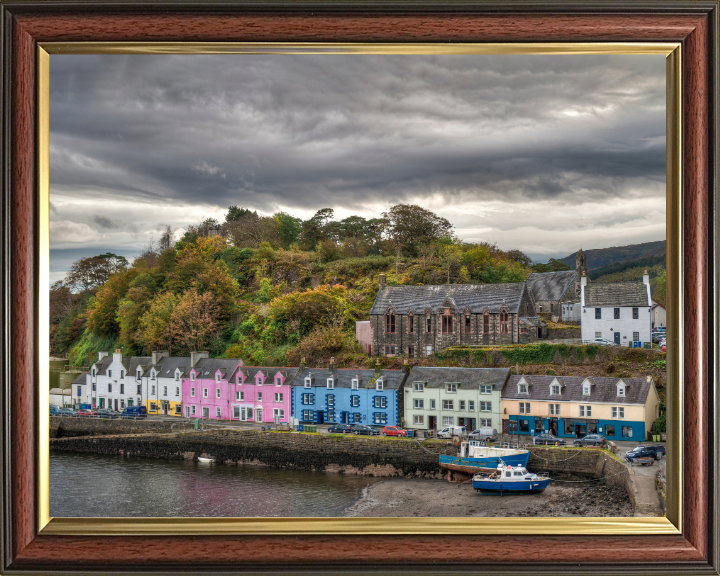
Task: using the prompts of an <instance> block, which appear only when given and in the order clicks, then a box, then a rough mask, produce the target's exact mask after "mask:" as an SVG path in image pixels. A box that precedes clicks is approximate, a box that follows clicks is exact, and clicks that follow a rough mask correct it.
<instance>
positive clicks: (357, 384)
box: [351, 378, 360, 390]
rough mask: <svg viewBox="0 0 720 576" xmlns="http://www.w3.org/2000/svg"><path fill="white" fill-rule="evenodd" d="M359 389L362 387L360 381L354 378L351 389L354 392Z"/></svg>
mask: <svg viewBox="0 0 720 576" xmlns="http://www.w3.org/2000/svg"><path fill="white" fill-rule="evenodd" d="M359 387H360V380H358V379H357V378H353V379H352V383H351V388H352V389H353V390H357V389H358V388H359Z"/></svg>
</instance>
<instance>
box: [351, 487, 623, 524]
mask: <svg viewBox="0 0 720 576" xmlns="http://www.w3.org/2000/svg"><path fill="white" fill-rule="evenodd" d="M343 516H345V517H380V518H402V517H410V518H412V517H431V518H435V517H457V518H473V517H475V518H493V517H573V516H581V517H631V516H633V508H632V504H631V502H630V498H629V497H628V495H627V492H626V491H625V490H624V489H623V488H622V487H619V486H607V485H605V484H598V483H595V482H587V483H585V482H582V483H580V482H578V483H570V482H553V483H552V484H550V486H548V488H547V490H545V492H543V493H542V494H523V495H516V496H494V495H493V496H485V495H481V494H480V493H478V492H476V491H475V490H473V488H472V485H471V484H451V483H449V482H447V481H443V480H426V479H404V478H390V479H385V480H380V481H379V482H377V483H375V484H373V485H372V486H369V487H368V488H367V489H366V491H365V493H364V495H363V498H362V499H361V500H359V501H358V502H357V503H356V504H354V505H353V506H351V507H350V508H349V509H348V510H346V511H345V514H344V515H343Z"/></svg>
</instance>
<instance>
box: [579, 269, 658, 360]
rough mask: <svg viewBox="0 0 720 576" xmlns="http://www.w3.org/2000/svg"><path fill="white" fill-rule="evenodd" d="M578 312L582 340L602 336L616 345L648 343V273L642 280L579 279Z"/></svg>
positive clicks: (649, 321)
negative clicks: (579, 305)
mask: <svg viewBox="0 0 720 576" xmlns="http://www.w3.org/2000/svg"><path fill="white" fill-rule="evenodd" d="M580 304H581V307H582V313H581V314H580V316H581V320H580V325H581V334H582V339H583V341H584V342H587V341H591V340H594V339H595V338H606V339H608V340H611V341H613V342H615V344H618V345H620V346H628V345H629V343H630V342H651V341H652V340H651V338H652V336H651V335H652V321H651V310H652V300H651V298H650V276H648V273H647V271H645V274H644V275H643V279H642V282H590V283H588V281H587V276H583V277H582V278H581V281H580Z"/></svg>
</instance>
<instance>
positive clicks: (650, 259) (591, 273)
mask: <svg viewBox="0 0 720 576" xmlns="http://www.w3.org/2000/svg"><path fill="white" fill-rule="evenodd" d="M657 266H659V267H660V268H662V269H664V268H665V253H664V252H663V254H662V255H661V256H647V257H645V258H633V259H632V260H621V261H620V262H613V263H612V264H605V266H600V268H593V269H592V270H588V277H589V278H590V280H598V281H599V282H617V281H620V280H625V279H626V278H624V277H623V278H621V277H620V276H622V275H628V274H630V275H632V274H635V275H636V276H638V274H639V276H638V279H640V278H642V274H643V270H644V269H647V270H650V269H653V268H655V267H657ZM638 271H639V273H638ZM618 275H620V276H618ZM616 276H617V277H616ZM651 276H652V274H651ZM611 277H612V278H611ZM627 279H628V280H633V279H635V278H631V277H628V278H627Z"/></svg>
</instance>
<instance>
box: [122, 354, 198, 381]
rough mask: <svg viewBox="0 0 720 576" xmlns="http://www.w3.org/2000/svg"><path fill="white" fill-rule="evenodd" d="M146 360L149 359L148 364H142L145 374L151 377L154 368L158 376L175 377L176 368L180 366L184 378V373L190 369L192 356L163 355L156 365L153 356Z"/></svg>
mask: <svg viewBox="0 0 720 576" xmlns="http://www.w3.org/2000/svg"><path fill="white" fill-rule="evenodd" d="M145 360H147V364H144V365H142V367H144V368H145V370H144V372H143V376H148V377H149V376H150V370H151V369H152V368H154V369H155V372H156V373H157V375H158V377H160V378H173V379H174V378H175V370H176V369H177V368H180V377H181V378H182V375H183V374H184V373H185V372H186V371H187V370H189V369H190V356H163V357H162V358H160V361H159V362H158V363H157V364H155V365H153V364H152V357H150V358H145ZM136 370H137V368H136ZM133 373H134V372H133Z"/></svg>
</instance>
